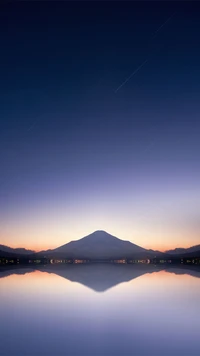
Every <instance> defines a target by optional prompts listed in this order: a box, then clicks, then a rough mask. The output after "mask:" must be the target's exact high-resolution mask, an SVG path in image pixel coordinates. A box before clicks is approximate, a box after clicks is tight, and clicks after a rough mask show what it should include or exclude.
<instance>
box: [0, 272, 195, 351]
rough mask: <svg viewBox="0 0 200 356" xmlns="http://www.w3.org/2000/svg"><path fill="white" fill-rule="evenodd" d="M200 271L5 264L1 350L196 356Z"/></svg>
mask: <svg viewBox="0 0 200 356" xmlns="http://www.w3.org/2000/svg"><path fill="white" fill-rule="evenodd" d="M199 335H200V270H198V269H197V268H196V269H190V270H189V269H188V268H187V269H181V268H172V269H169V270H167V271H166V270H164V269H161V268H158V267H155V266H141V267H139V266H128V265H125V266H118V265H116V266H114V265H87V266H76V265H71V266H64V267H61V266H46V267H45V266H44V267H41V268H39V269H37V270H31V269H30V268H23V269H19V268H18V269H12V270H8V269H2V268H0V355H3V356H4V355H10V356H12V355H13V356H15V355H16V356H24V355H27V356H29V355H31V356H32V355H34V356H35V355H54V356H55V355H69V356H70V355H87V356H90V355H91V356H95V355H101V356H103V355H109V356H112V355H125V356H126V355H136V356H137V355H145V356H146V355H154V356H157V355H161V356H163V355H172V356H173V355H182V356H183V355H186V356H190V355H191V356H192V355H198V354H199V350H200V336H199Z"/></svg>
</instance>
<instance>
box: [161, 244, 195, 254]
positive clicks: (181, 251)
mask: <svg viewBox="0 0 200 356" xmlns="http://www.w3.org/2000/svg"><path fill="white" fill-rule="evenodd" d="M199 251H200V245H195V246H192V247H188V248H181V247H178V248H175V249H174V250H168V251H166V253H168V254H171V255H178V254H185V253H193V252H199Z"/></svg>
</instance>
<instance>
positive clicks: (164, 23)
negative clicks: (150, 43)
mask: <svg viewBox="0 0 200 356" xmlns="http://www.w3.org/2000/svg"><path fill="white" fill-rule="evenodd" d="M175 14H176V13H175V12H174V14H172V15H171V16H170V17H168V19H167V20H166V21H165V22H163V24H162V25H161V26H160V27H158V29H157V30H156V31H155V32H154V35H153V36H152V38H154V37H155V36H156V34H157V33H158V32H159V31H160V30H161V28H163V27H164V26H165V25H166V24H167V22H169V21H170V20H171V19H172V17H174V15H175Z"/></svg>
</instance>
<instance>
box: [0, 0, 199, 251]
mask: <svg viewBox="0 0 200 356" xmlns="http://www.w3.org/2000/svg"><path fill="white" fill-rule="evenodd" d="M199 15H200V10H199V9H198V4H197V3H189V2H177V3H175V2H153V3H151V2H140V3H139V2H123V3H122V2H74V3H72V2H58V3H57V2H34V3H33V2H21V3H20V2H19V3H16V4H12V3H7V4H6V3H5V4H3V5H1V7H0V52H1V56H0V170H1V174H0V213H1V221H0V223H1V229H0V239H1V241H2V242H3V243H5V244H6V243H7V244H8V245H16V246H18V245H19V244H20V245H22V244H23V245H27V246H33V245H34V246H35V247H36V248H37V247H38V248H39V247H40V246H43V245H45V246H47V245H48V246H57V245H58V244H61V243H62V242H66V241H67V240H70V239H73V238H78V237H81V236H83V235H84V234H86V233H89V232H91V231H92V230H96V229H107V230H109V232H111V233H114V234H115V235H117V236H119V237H122V238H125V239H126V238H127V239H130V240H132V241H134V242H135V243H138V244H141V245H144V246H151V247H153V246H169V245H172V244H174V245H190V244H195V243H197V242H198V241H197V240H198V239H199V233H200V226H199V223H198V221H199V211H200V209H199V208H200V206H199V196H200V189H199V179H200V164H199V161H200V160H199V152H200V120H199V116H200V115H199V111H200V110H199V96H200V65H199V63H200V21H199ZM145 61H146V62H145ZM144 62H145V64H144V65H143V66H142V67H141V68H140V69H139V70H138V71H137V69H138V68H139V67H140V66H141V64H143V63H144ZM134 71H137V72H136V73H135V74H134V75H133V76H132V77H131V78H130V80H128V81H127V82H126V83H125V84H124V85H123V86H122V87H120V85H121V84H123V83H124V81H125V80H126V79H127V78H128V77H129V76H130V75H131V74H132V73H133V72H134ZM119 87H120V88H119ZM118 88H119V90H117V89H118ZM116 90H117V91H116Z"/></svg>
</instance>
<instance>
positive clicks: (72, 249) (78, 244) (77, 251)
mask: <svg viewBox="0 0 200 356" xmlns="http://www.w3.org/2000/svg"><path fill="white" fill-rule="evenodd" d="M42 253H43V254H45V255H46V256H52V257H53V256H59V257H62V258H64V257H65V258H66V257H68V258H88V259H89V258H90V259H100V258H102V259H106V258H108V259H117V258H139V257H140V258H152V257H153V256H154V255H155V251H152V250H146V249H145V248H142V247H140V246H138V245H135V244H133V243H131V242H129V241H124V240H120V239H119V238H117V237H115V236H112V235H110V234H108V233H107V232H105V231H101V230H100V231H95V232H93V233H92V234H90V235H88V236H85V237H83V238H82V239H80V240H77V241H71V242H69V243H67V244H65V245H63V246H60V247H58V248H56V249H54V250H48V251H43V252H42ZM157 253H159V254H160V255H162V253H161V252H156V254H157Z"/></svg>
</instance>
